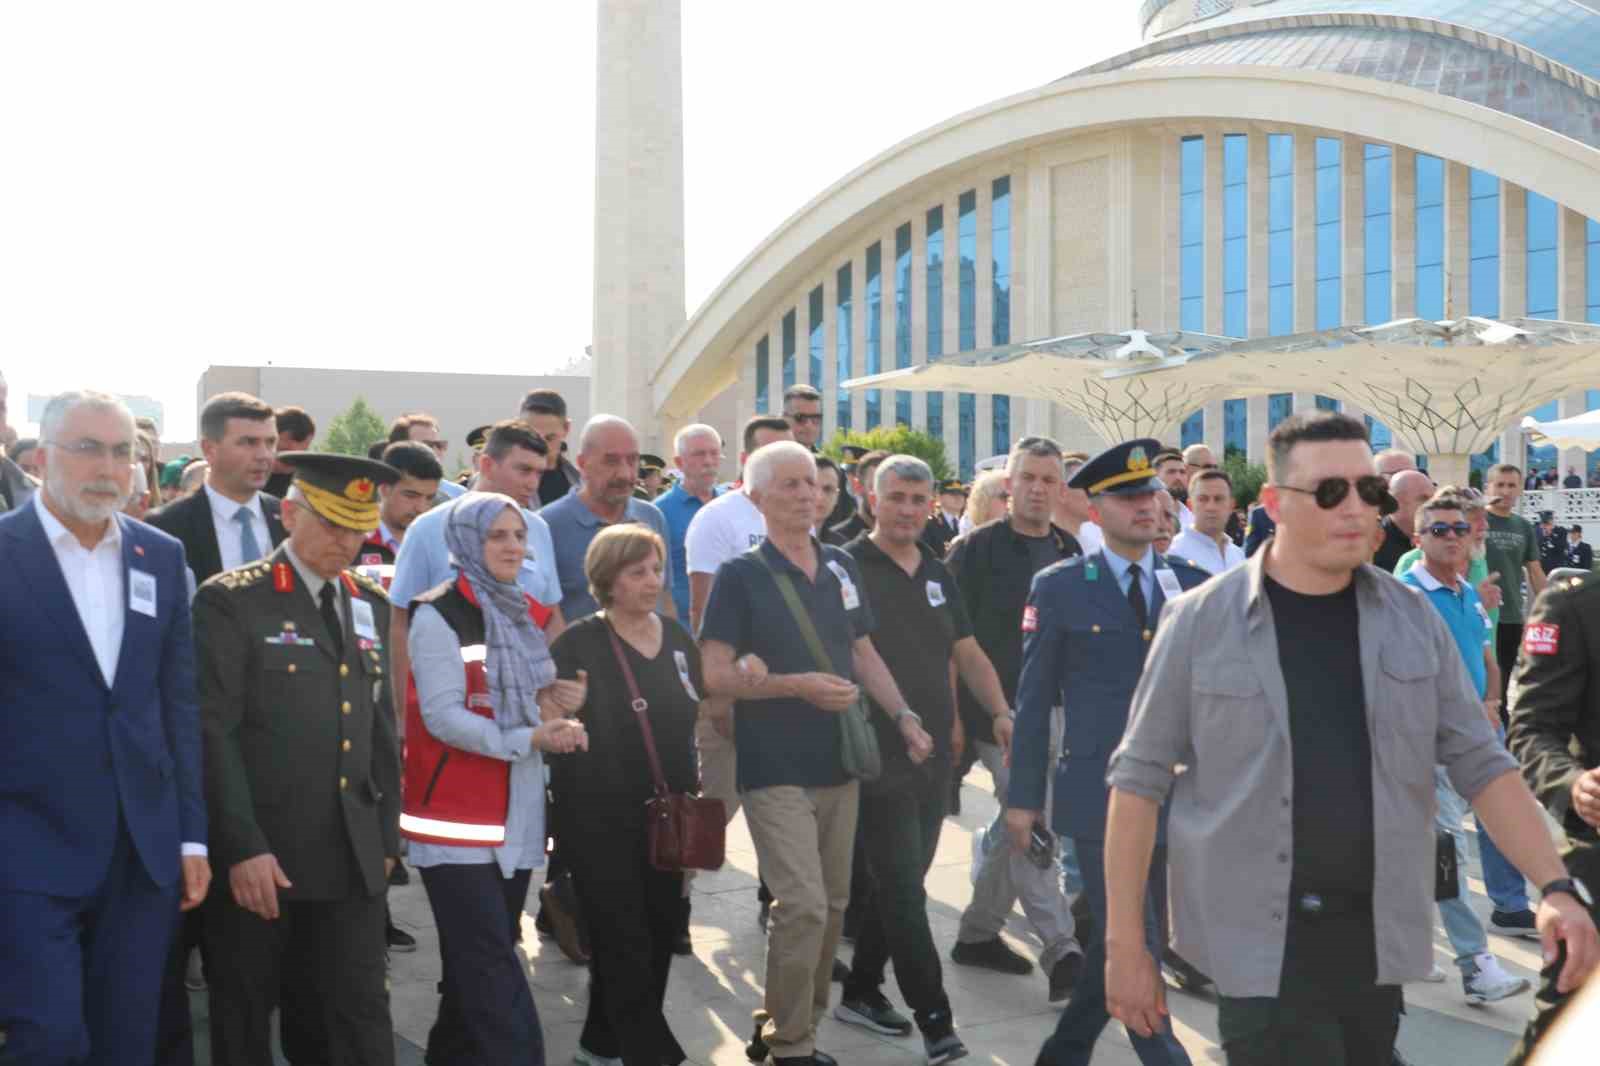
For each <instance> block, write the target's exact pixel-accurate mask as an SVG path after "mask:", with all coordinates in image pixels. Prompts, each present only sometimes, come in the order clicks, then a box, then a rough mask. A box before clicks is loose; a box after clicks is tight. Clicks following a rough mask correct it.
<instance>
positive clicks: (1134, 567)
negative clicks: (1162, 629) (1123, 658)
mask: <svg viewBox="0 0 1600 1066" xmlns="http://www.w3.org/2000/svg"><path fill="white" fill-rule="evenodd" d="M1143 577H1144V575H1142V574H1141V573H1139V564H1138V563H1132V564H1130V565H1129V566H1128V606H1130V607H1132V608H1133V617H1134V618H1136V619H1138V622H1139V628H1140V629H1144V628H1146V627H1147V626H1149V624H1150V607H1149V605H1148V604H1147V603H1145V599H1144V580H1143Z"/></svg>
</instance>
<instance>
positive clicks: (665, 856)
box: [606, 621, 728, 873]
mask: <svg viewBox="0 0 1600 1066" xmlns="http://www.w3.org/2000/svg"><path fill="white" fill-rule="evenodd" d="M606 635H607V636H609V637H610V638H611V650H612V651H613V652H615V653H616V656H617V665H618V666H620V667H622V679H623V681H624V682H626V683H627V686H628V696H629V697H630V698H631V699H632V700H633V711H634V714H635V715H636V716H637V717H638V719H639V729H640V731H641V732H642V733H644V750H645V754H646V755H647V756H649V758H650V776H651V777H652V778H654V779H655V789H656V794H655V795H654V796H652V797H651V798H650V799H648V800H645V804H644V809H645V818H646V824H647V826H648V833H649V844H648V846H649V852H650V865H651V866H654V867H655V868H656V869H657V870H663V871H666V872H667V873H676V872H677V871H680V870H717V869H720V868H721V867H722V862H723V848H724V843H725V833H726V831H727V827H728V812H727V808H726V807H724V806H723V804H722V801H721V800H719V799H707V798H705V797H704V796H694V795H690V794H688V793H686V792H668V791H667V775H666V774H665V773H663V772H662V769H661V756H660V755H658V754H657V753H656V738H655V734H654V733H652V732H651V730H650V717H649V714H648V713H647V712H648V711H649V709H650V704H649V703H648V702H646V701H645V699H644V697H643V696H641V695H639V683H638V682H637V681H635V680H634V677H633V668H632V667H631V666H629V665H628V656H627V654H626V653H625V652H623V650H622V640H621V638H619V637H618V636H617V631H616V630H615V629H613V628H612V627H611V623H610V622H609V621H607V622H606Z"/></svg>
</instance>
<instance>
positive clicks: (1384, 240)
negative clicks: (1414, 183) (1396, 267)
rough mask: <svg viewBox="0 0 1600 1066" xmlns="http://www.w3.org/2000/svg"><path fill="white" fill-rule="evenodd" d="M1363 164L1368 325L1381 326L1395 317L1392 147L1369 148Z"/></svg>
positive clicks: (1366, 310)
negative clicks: (1380, 324)
mask: <svg viewBox="0 0 1600 1066" xmlns="http://www.w3.org/2000/svg"><path fill="white" fill-rule="evenodd" d="M1362 164H1363V167H1364V171H1365V173H1364V181H1363V193H1364V195H1363V197H1362V199H1363V202H1364V205H1365V206H1364V208H1363V210H1364V212H1365V216H1366V217H1365V219H1364V222H1365V230H1366V264H1365V273H1366V309H1365V319H1366V322H1367V324H1369V325H1377V324H1379V323H1381V322H1388V321H1389V320H1390V319H1392V318H1393V317H1394V299H1393V291H1392V290H1393V287H1394V286H1393V281H1394V277H1393V273H1392V271H1393V263H1394V259H1393V255H1394V246H1393V240H1392V237H1393V232H1392V230H1393V223H1394V189H1393V178H1394V152H1393V150H1392V149H1390V148H1389V146H1388V145H1384V144H1369V145H1367V146H1366V154H1365V158H1364V159H1363V160H1362Z"/></svg>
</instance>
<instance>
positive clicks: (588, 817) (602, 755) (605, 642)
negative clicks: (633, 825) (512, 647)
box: [546, 614, 705, 830]
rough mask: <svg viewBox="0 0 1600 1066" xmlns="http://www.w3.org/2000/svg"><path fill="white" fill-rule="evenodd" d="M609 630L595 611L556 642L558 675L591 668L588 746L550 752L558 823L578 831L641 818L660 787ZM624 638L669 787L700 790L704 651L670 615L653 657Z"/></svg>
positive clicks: (585, 711)
mask: <svg viewBox="0 0 1600 1066" xmlns="http://www.w3.org/2000/svg"><path fill="white" fill-rule="evenodd" d="M607 628H608V626H607V623H606V621H605V619H604V618H603V617H601V616H600V615H597V614H596V615H590V616H589V617H587V618H585V619H583V620H582V621H579V622H575V623H573V624H572V625H571V626H569V627H568V628H567V630H566V631H565V632H564V633H562V634H561V636H560V637H559V638H558V639H557V640H556V642H555V644H553V645H552V646H551V648H550V653H551V656H552V657H553V658H554V659H555V663H556V670H557V672H558V674H559V676H560V677H562V678H564V679H575V678H576V677H577V676H578V671H579V670H587V671H588V673H589V698H588V700H587V701H586V702H585V703H584V705H583V706H582V707H581V708H580V709H579V710H578V718H579V720H581V721H582V722H583V725H584V728H585V729H586V730H587V731H588V734H589V750H588V751H586V752H584V751H575V752H572V753H571V754H568V755H547V756H546V759H547V761H548V763H549V765H550V782H551V790H552V792H553V793H554V795H555V806H556V812H557V813H556V818H557V824H558V825H564V826H567V827H576V828H578V829H580V830H582V829H583V828H586V827H592V826H593V825H594V817H593V816H598V815H601V814H602V813H610V814H616V813H621V814H628V815H633V814H637V815H640V816H642V815H643V813H644V803H645V801H646V800H647V799H649V798H650V797H651V796H652V795H654V793H655V789H654V785H653V784H652V778H651V774H650V761H649V759H648V757H647V756H646V755H645V747H644V734H643V731H642V730H641V729H640V728H639V719H638V716H637V715H636V714H635V713H634V711H633V707H632V702H633V701H632V697H630V696H629V695H628V686H627V682H626V681H625V680H624V679H623V676H622V670H621V668H620V667H619V666H618V665H617V657H616V652H615V651H613V650H612V646H611V640H610V638H609V636H608V635H607V632H606V630H607ZM618 642H619V643H620V644H621V646H622V652H623V654H624V655H626V656H627V657H628V665H629V666H630V667H631V668H632V669H633V676H634V679H635V680H636V681H637V682H638V684H639V694H640V695H641V696H643V697H644V699H645V701H646V702H647V703H648V704H649V705H650V706H649V710H648V711H647V712H646V714H647V715H648V717H649V719H650V731H651V733H652V734H653V735H654V737H655V742H656V752H657V753H658V754H659V755H660V757H661V768H662V771H663V773H664V774H665V775H666V779H667V789H668V791H670V792H694V791H696V790H697V789H698V787H699V771H698V768H697V764H696V758H695V744H694V724H695V716H696V714H697V713H698V710H699V702H700V697H701V696H703V695H704V694H705V678H704V677H703V676H702V674H701V672H700V649H699V648H697V647H696V646H695V643H694V640H693V639H692V638H691V637H690V636H689V633H688V631H687V630H685V629H684V628H683V627H682V626H681V625H679V624H678V623H677V622H675V621H673V620H671V619H669V618H662V619H661V650H660V651H658V652H657V653H656V656H655V658H653V659H646V658H645V657H644V656H642V655H640V654H639V652H638V651H637V650H636V649H635V648H634V647H633V645H631V644H629V643H628V642H627V641H626V640H623V639H622V638H621V637H620V636H619V637H618ZM574 819H576V821H574Z"/></svg>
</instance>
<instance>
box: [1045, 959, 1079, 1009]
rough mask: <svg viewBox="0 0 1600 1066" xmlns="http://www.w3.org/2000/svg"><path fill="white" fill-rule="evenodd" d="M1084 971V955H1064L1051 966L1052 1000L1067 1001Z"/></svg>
mask: <svg viewBox="0 0 1600 1066" xmlns="http://www.w3.org/2000/svg"><path fill="white" fill-rule="evenodd" d="M1082 972H1083V956H1082V955H1077V954H1072V955H1063V956H1061V958H1060V959H1059V960H1057V962H1056V964H1055V965H1054V966H1052V967H1050V1002H1051V1003H1065V1002H1066V1001H1067V1000H1069V999H1071V998H1072V990H1073V989H1074V988H1076V987H1078V975H1079V974H1081V973H1082Z"/></svg>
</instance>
